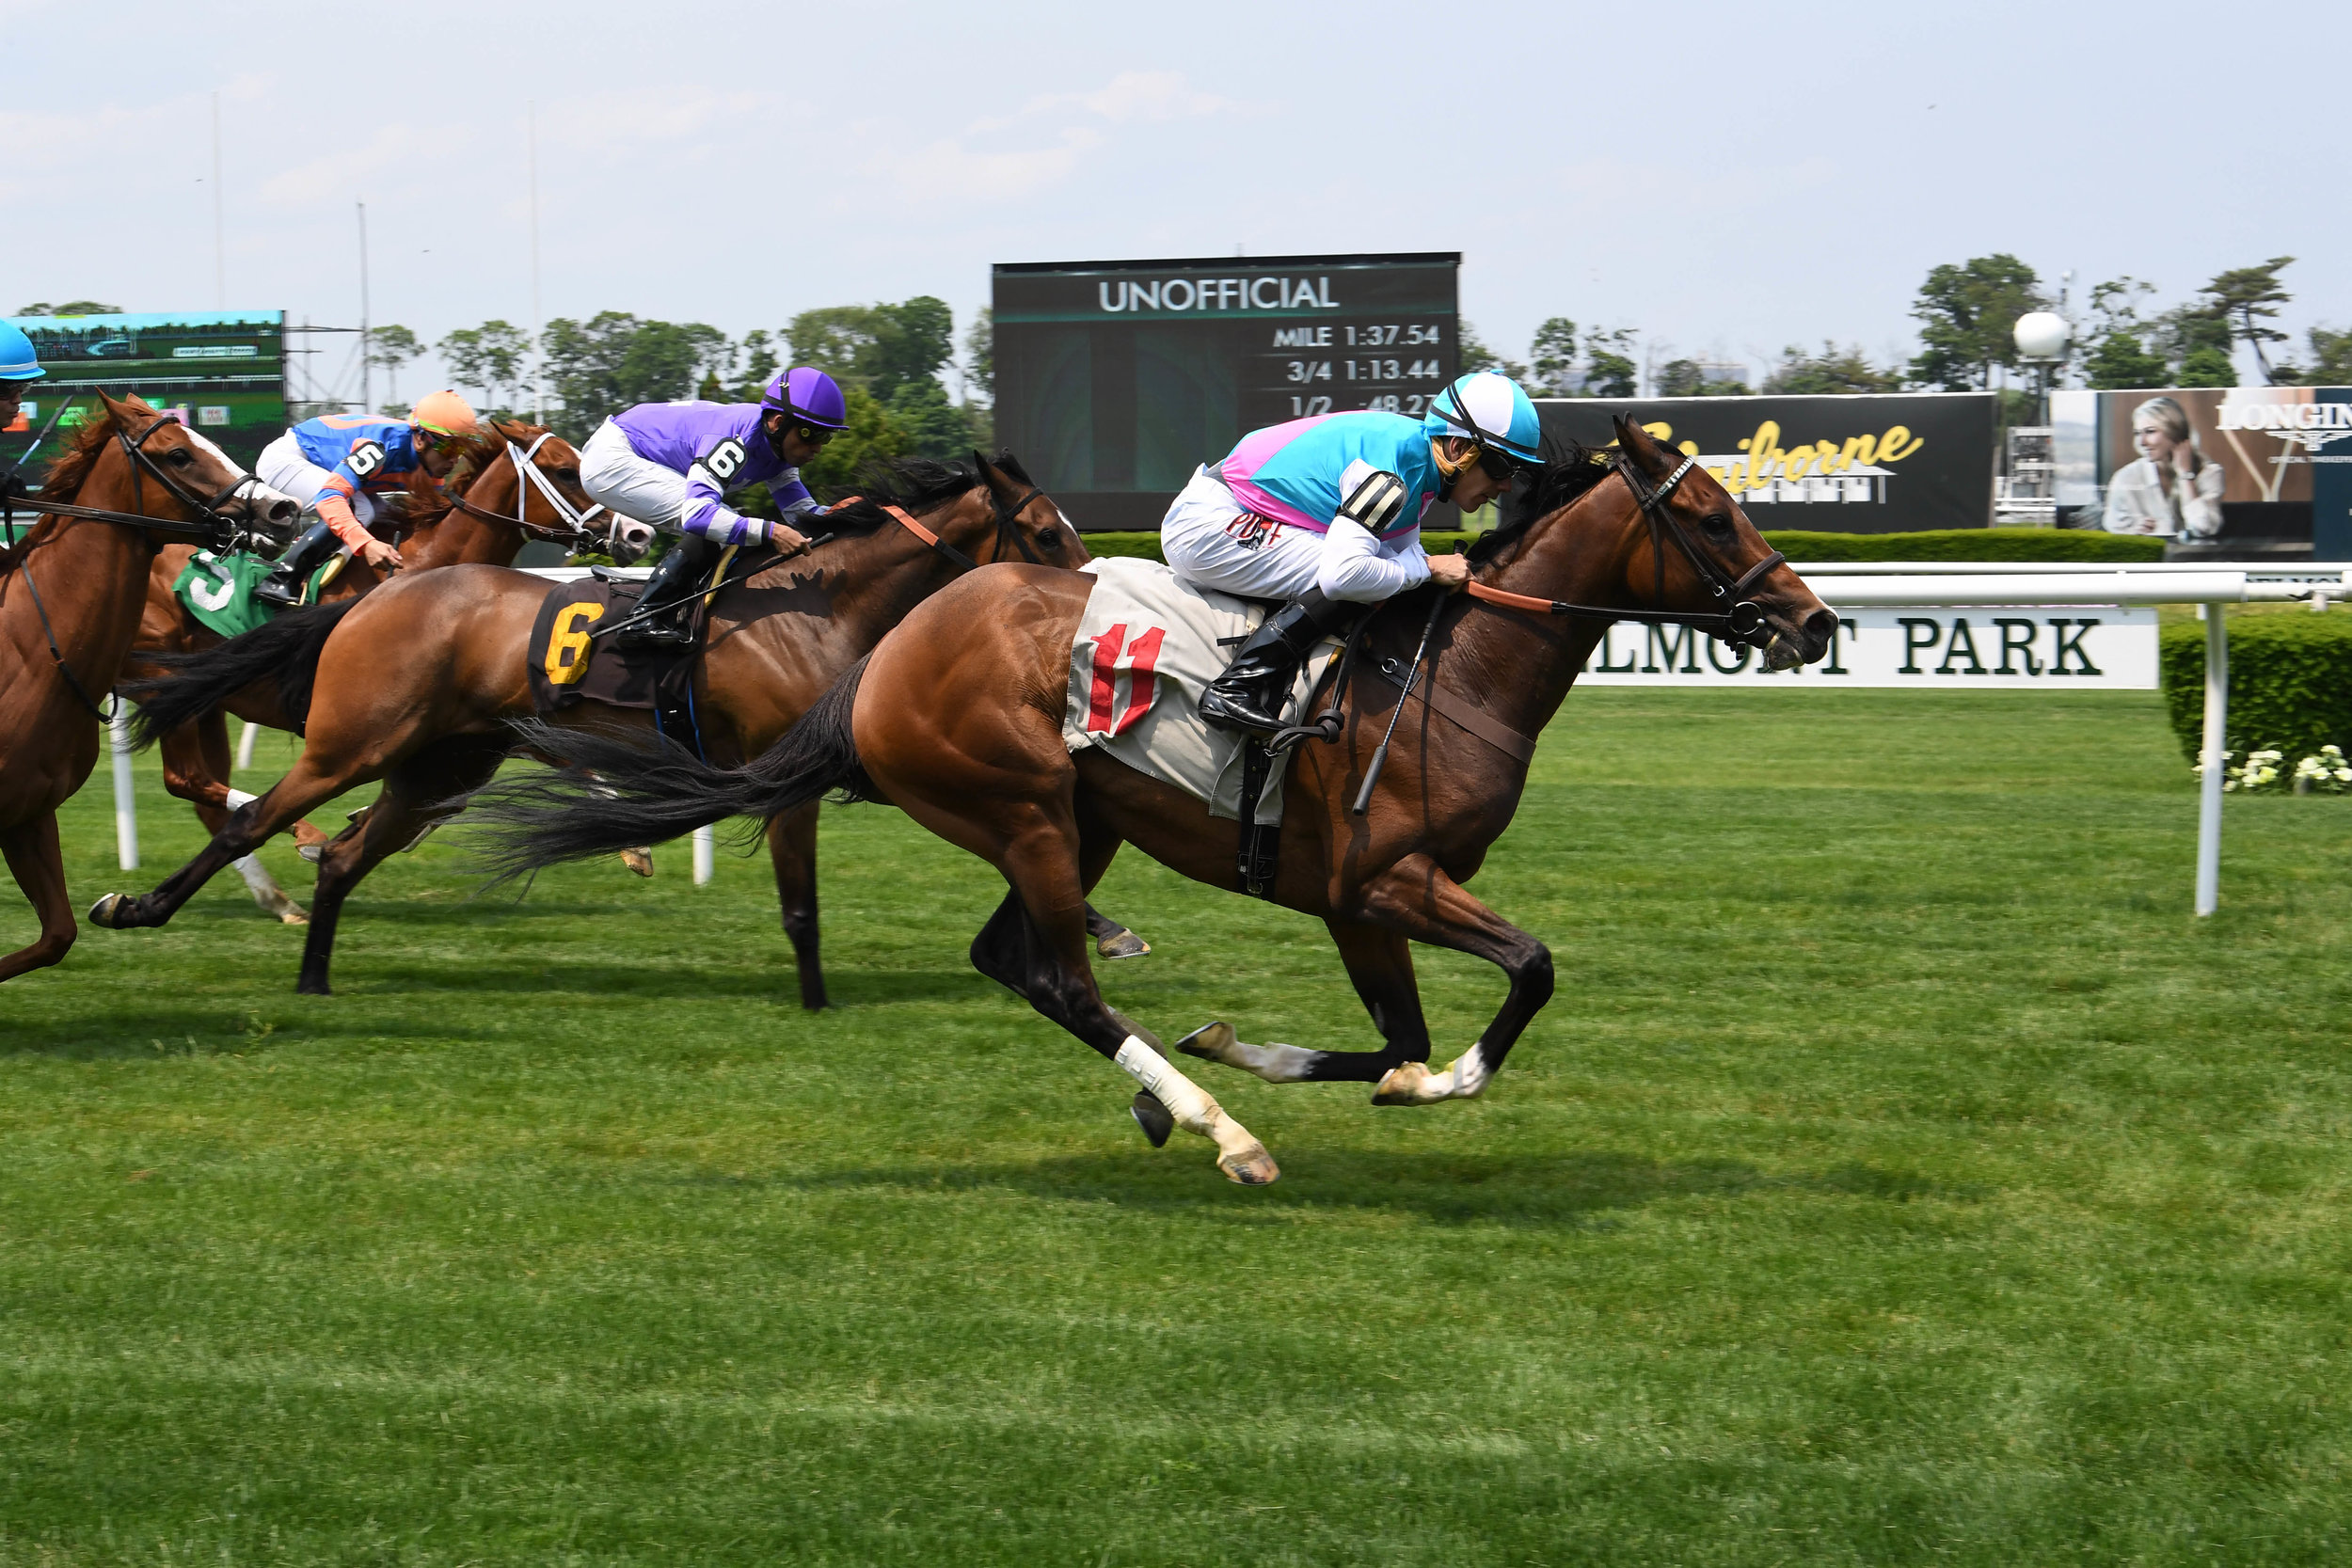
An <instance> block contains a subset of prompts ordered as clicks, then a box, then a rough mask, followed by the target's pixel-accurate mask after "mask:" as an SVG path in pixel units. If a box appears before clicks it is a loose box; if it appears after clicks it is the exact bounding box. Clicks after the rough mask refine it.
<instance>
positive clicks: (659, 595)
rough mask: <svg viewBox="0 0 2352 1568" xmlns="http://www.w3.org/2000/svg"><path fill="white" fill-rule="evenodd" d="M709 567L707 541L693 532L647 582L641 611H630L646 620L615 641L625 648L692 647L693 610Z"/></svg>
mask: <svg viewBox="0 0 2352 1568" xmlns="http://www.w3.org/2000/svg"><path fill="white" fill-rule="evenodd" d="M709 568H710V546H709V544H708V542H707V541H705V540H702V539H698V538H696V537H695V536H694V535H692V534H691V533H690V534H688V535H687V536H686V537H685V538H683V539H680V540H679V541H678V542H677V543H676V544H675V545H673V546H671V547H670V553H669V554H667V555H665V556H663V557H662V558H661V563H660V565H658V566H656V567H655V568H654V569H653V575H652V576H651V577H649V578H646V579H645V589H644V593H642V594H638V595H637V608H636V609H635V610H631V611H630V612H629V613H630V614H632V615H644V617H645V619H644V620H642V621H640V622H638V623H637V624H636V625H635V626H629V627H628V628H627V629H626V630H623V631H620V632H617V633H615V634H614V641H618V642H619V643H620V644H621V646H623V647H625V648H690V647H692V646H693V643H694V632H693V626H692V625H691V622H692V620H693V617H692V615H691V613H690V612H689V611H690V608H691V606H692V604H693V602H694V595H695V593H696V591H697V590H698V589H700V588H701V587H702V579H703V574H704V573H706V572H707V571H708V570H709Z"/></svg>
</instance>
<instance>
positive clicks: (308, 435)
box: [253, 391, 475, 605]
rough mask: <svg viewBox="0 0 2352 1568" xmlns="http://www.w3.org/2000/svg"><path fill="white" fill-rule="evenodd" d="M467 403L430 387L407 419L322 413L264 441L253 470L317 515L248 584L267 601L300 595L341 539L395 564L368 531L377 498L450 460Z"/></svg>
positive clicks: (468, 426)
mask: <svg viewBox="0 0 2352 1568" xmlns="http://www.w3.org/2000/svg"><path fill="white" fill-rule="evenodd" d="M474 423H475V420H474V412H473V408H472V406H471V405H470V404H468V403H467V402H466V400H465V399H464V398H462V397H460V396H458V395H457V394H456V393H455V392H446V391H444V392H430V393H427V394H426V395H425V396H423V397H421V398H420V399H418V400H417V405H416V407H415V408H414V409H413V410H412V411H411V412H410V413H409V415H408V417H407V418H406V419H405V420H404V419H402V418H400V417H399V416H398V415H387V414H322V415H320V416H319V417H318V418H317V419H314V420H303V421H302V422H301V423H300V424H298V425H295V426H294V428H293V429H292V430H289V431H287V432H286V434H285V435H283V436H279V437H278V439H277V440H275V441H272V442H271V443H270V444H269V445H268V446H266V447H263V448H262V455H261V457H260V459H259V460H258V461H257V463H256V465H255V472H256V473H257V474H262V475H273V476H275V477H273V478H265V479H263V480H262V483H264V484H267V485H269V486H271V487H272V488H273V489H278V490H282V491H284V492H285V493H286V494H287V495H290V496H292V497H294V499H296V500H298V501H301V502H303V503H304V504H305V505H306V506H310V507H312V508H314V509H315V510H316V512H317V513H318V519H319V520H318V522H317V523H316V524H315V525H313V526H312V527H311V528H310V530H309V531H306V532H305V533H304V534H303V535H302V536H301V537H300V538H298V539H296V540H295V541H294V543H293V544H291V545H289V546H286V549H285V552H284V553H283V554H282V555H280V556H279V557H278V565H277V567H276V569H275V570H273V571H272V572H271V573H270V575H269V576H268V578H264V579H263V580H262V582H261V583H259V584H257V585H256V586H255V588H254V590H253V593H254V596H255V597H256V598H260V599H264V600H267V601H268V602H270V603H272V604H281V605H291V604H296V603H299V602H300V600H301V597H302V586H303V583H304V581H305V579H307V578H309V577H310V573H311V571H312V570H313V569H315V568H316V567H317V566H318V564H319V562H321V561H323V560H324V559H326V555H327V553H328V551H329V550H330V549H332V548H333V547H334V546H335V545H336V544H338V543H340V544H341V545H342V546H343V547H344V548H345V549H347V550H349V551H350V552H351V553H352V554H354V555H357V556H358V557H360V558H361V559H362V560H364V561H366V562H367V563H368V564H369V565H371V566H374V567H377V568H378V569H389V570H396V569H398V567H399V565H400V551H399V550H398V549H397V548H396V547H395V546H392V545H389V544H388V543H386V542H385V541H383V540H381V539H378V538H376V537H375V536H374V535H373V534H372V533H370V532H369V531H368V525H369V524H370V523H372V522H373V521H374V520H375V499H376V498H377V497H378V496H381V495H385V494H388V493H389V492H392V491H397V490H403V489H405V488H406V487H407V481H408V476H409V475H410V474H413V473H415V472H416V471H417V470H418V469H420V468H421V469H423V470H424V471H425V472H426V473H428V474H431V475H432V476H433V477H434V478H436V479H438V478H440V477H441V476H442V475H444V474H446V473H448V472H449V470H450V467H452V465H453V464H454V463H455V461H456V456H457V454H456V451H455V450H454V446H453V442H454V440H455V438H456V437H458V436H467V435H470V434H472V432H473V429H474Z"/></svg>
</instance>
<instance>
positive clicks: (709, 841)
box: [694, 827, 719, 887]
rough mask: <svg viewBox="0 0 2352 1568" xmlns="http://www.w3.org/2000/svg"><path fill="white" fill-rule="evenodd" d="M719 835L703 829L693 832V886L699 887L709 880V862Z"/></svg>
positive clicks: (716, 845)
mask: <svg viewBox="0 0 2352 1568" xmlns="http://www.w3.org/2000/svg"><path fill="white" fill-rule="evenodd" d="M718 840H719V835H718V834H717V832H714V831H713V830H711V829H709V828H707V827H704V828H697V829H695V830H694V885H695V886H696V887H701V886H702V885H703V884H704V883H705V882H707V881H709V880H710V872H711V860H712V858H713V854H714V852H715V851H716V849H717V848H718Z"/></svg>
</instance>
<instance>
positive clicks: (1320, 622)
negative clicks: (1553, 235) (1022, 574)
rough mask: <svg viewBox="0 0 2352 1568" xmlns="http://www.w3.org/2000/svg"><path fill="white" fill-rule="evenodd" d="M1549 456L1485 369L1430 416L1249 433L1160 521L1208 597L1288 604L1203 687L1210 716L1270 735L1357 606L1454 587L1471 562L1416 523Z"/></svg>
mask: <svg viewBox="0 0 2352 1568" xmlns="http://www.w3.org/2000/svg"><path fill="white" fill-rule="evenodd" d="M1542 447H1543V431H1542V427H1541V426H1540V425H1539V424H1538V423H1537V421H1536V418H1535V405H1534V404H1533V403H1531V402H1530V401H1528V396H1527V394H1526V393H1525V392H1524V391H1522V390H1521V389H1520V388H1519V387H1518V383H1516V382H1514V381H1512V380H1511V379H1510V378H1509V377H1507V376H1502V375H1497V374H1495V373H1493V372H1478V373H1476V374H1472V375H1466V376H1463V377H1462V378H1460V379H1459V380H1457V381H1455V382H1454V384H1453V385H1452V386H1450V387H1448V388H1445V389H1444V390H1443V391H1441V392H1439V393H1438V395H1437V397H1436V398H1435V399H1433V400H1432V401H1431V403H1430V407H1429V412H1428V414H1427V415H1426V416H1425V417H1423V418H1422V419H1419V420H1414V419H1409V418H1407V417H1406V416H1404V415H1401V414H1385V413H1379V412H1375V411H1372V410H1359V411H1357V412H1353V413H1345V414H1323V415H1318V416H1316V417H1314V418H1312V419H1305V420H1291V421H1290V422H1289V423H1287V424H1279V425H1271V426H1268V427H1267V428H1265V429H1263V430H1256V431H1252V432H1250V433H1249V434H1248V435H1247V436H1243V437H1242V438H1241V441H1240V443H1239V444H1238V445H1236V446H1235V447H1234V448H1233V450H1232V451H1231V452H1229V453H1228V454H1227V455H1226V456H1225V457H1224V458H1222V459H1221V460H1219V461H1218V462H1216V464H1213V465H1210V466H1208V467H1203V468H1202V469H1200V472H1198V473H1197V474H1195V475H1194V477H1193V480H1192V483H1190V484H1188V485H1186V486H1185V487H1184V492H1183V493H1182V494H1181V495H1179V496H1178V497H1177V498H1176V502H1175V504H1174V505H1173V506H1171V507H1169V508H1168V516H1167V519H1166V520H1165V521H1163V522H1162V523H1161V525H1160V549H1161V552H1162V554H1163V555H1165V556H1166V557H1167V560H1168V565H1169V566H1170V567H1172V568H1173V569H1174V570H1175V572H1176V575H1177V576H1178V577H1181V578H1184V579H1185V580H1186V581H1188V582H1195V583H1199V584H1200V586H1202V587H1204V588H1214V589H1216V590H1218V591H1220V592H1223V593H1227V594H1238V595H1240V596H1242V597H1244V598H1252V599H1275V600H1280V601H1283V604H1282V608H1281V609H1279V610H1276V611H1275V612H1274V613H1273V614H1272V615H1269V616H1268V617H1267V618H1266V620H1265V622H1264V624H1263V625H1262V626H1260V627H1259V628H1258V630H1257V631H1256V632H1255V633H1253V634H1252V635H1251V636H1250V638H1249V640H1248V641H1246V642H1244V643H1243V644H1242V646H1241V649H1240V651H1239V652H1238V653H1236V654H1235V655H1234V657H1233V661H1232V664H1231V665H1230V666H1228V667H1227V669H1226V671H1225V673H1224V674H1222V675H1220V676H1219V677H1217V679H1216V681H1215V682H1213V683H1212V684H1211V685H1210V686H1209V688H1208V689H1206V690H1205V691H1204V692H1202V694H1201V701H1200V711H1201V713H1202V715H1203V716H1204V717H1206V718H1207V719H1208V720H1209V721H1211V722H1213V723H1216V724H1220V725H1223V726H1225V727H1227V728H1232V729H1239V730H1244V731H1248V732H1250V733H1253V734H1258V735H1262V736H1263V735H1270V734H1272V733H1274V732H1275V731H1276V730H1279V728H1280V727H1281V717H1280V714H1279V711H1278V710H1279V707H1280V705H1281V704H1282V702H1283V701H1284V700H1285V699H1286V698H1287V695H1288V693H1289V691H1290V688H1291V682H1292V678H1293V677H1294V676H1295V674H1296V673H1297V670H1298V666H1299V663H1300V661H1301V660H1303V659H1304V658H1305V657H1306V656H1307V654H1308V652H1309V651H1310V650H1311V649H1312V648H1313V647H1314V645H1315V643H1316V642H1318V641H1321V640H1322V639H1323V637H1324V636H1325V635H1327V633H1329V632H1331V631H1333V630H1335V629H1336V628H1337V627H1338V626H1341V625H1343V624H1344V623H1345V622H1347V621H1348V620H1350V619H1352V618H1353V616H1354V614H1355V611H1356V607H1358V606H1360V605H1366V604H1377V603H1379V602H1380V601H1382V600H1384V599H1388V598H1391V597H1392V596H1394V595H1395V594H1401V593H1403V592H1404V591H1406V589H1408V588H1414V587H1418V586H1419V585H1421V584H1422V583H1423V582H1427V581H1429V580H1431V579H1432V578H1436V579H1438V581H1440V582H1442V583H1443V584H1445V586H1446V587H1447V588H1448V589H1458V588H1460V587H1461V586H1462V584H1463V583H1465V582H1467V581H1468V580H1469V578H1470V568H1469V565H1468V563H1467V562H1465V561H1464V560H1463V559H1462V558H1461V557H1458V556H1440V557H1436V558H1432V557H1431V556H1430V555H1428V554H1427V552H1425V551H1424V550H1423V549H1422V545H1421V520H1422V515H1424V514H1426V513H1427V512H1428V510H1429V508H1430V507H1432V506H1434V505H1435V504H1437V503H1438V501H1441V500H1451V501H1454V502H1455V503H1457V504H1459V505H1460V506H1461V507H1463V508H1464V509H1465V510H1475V509H1476V508H1478V507H1480V506H1483V505H1485V504H1486V502H1487V501H1489V500H1492V499H1495V498H1497V497H1499V496H1501V495H1502V493H1503V492H1504V491H1505V490H1507V489H1508V488H1509V487H1510V484H1511V480H1512V478H1513V476H1514V475H1515V474H1516V473H1517V472H1518V470H1519V469H1521V468H1523V467H1539V466H1540V465H1541V463H1542V461H1543V458H1542Z"/></svg>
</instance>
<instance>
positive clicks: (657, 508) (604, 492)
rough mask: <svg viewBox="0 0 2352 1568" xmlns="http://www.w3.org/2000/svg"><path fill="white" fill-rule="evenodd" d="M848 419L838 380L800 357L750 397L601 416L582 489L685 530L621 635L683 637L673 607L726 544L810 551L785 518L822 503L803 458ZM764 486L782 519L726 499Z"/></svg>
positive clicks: (663, 642)
mask: <svg viewBox="0 0 2352 1568" xmlns="http://www.w3.org/2000/svg"><path fill="white" fill-rule="evenodd" d="M849 422H850V416H849V404H848V402H847V400H845V399H844V398H843V397H842V395H841V388H839V387H838V386H836V385H834V379H833V377H831V376H829V375H827V374H826V373H825V372H822V371H818V370H811V369H809V368H808V367H807V366H805V365H803V366H802V367H800V368H799V369H797V370H793V371H788V372H786V373H784V374H782V375H779V376H777V377H776V378H775V379H774V380H772V381H771V382H769V383H768V386H767V388H766V390H765V391H763V392H762V393H761V395H760V399H759V401H758V402H757V403H699V402H688V403H641V404H638V405H637V406H636V407H634V408H630V409H625V410H624V411H622V412H621V413H618V414H615V415H613V416H612V418H611V419H609V420H605V421H604V423H603V424H601V425H599V426H598V427H597V428H596V434H595V435H594V436H589V437H588V444H587V445H586V446H584V447H582V448H581V449H580V485H581V487H582V488H583V489H585V490H586V491H587V492H588V494H589V495H591V496H593V497H595V498H596V499H597V500H599V501H601V502H603V503H604V504H605V505H606V506H609V507H611V508H612V510H613V511H615V512H617V513H619V514H620V515H622V516H624V517H633V518H635V519H636V520H637V521H639V522H641V523H648V524H651V525H652V526H653V527H655V528H663V529H676V530H678V531H679V532H680V533H681V535H682V537H681V538H680V539H679V540H678V543H677V545H676V546H675V548H674V549H672V550H671V551H670V553H669V554H667V555H665V556H663V557H662V558H661V563H660V565H658V566H656V567H655V568H654V569H653V576H652V577H650V578H647V579H646V581H645V590H644V593H643V594H640V595H638V599H637V604H638V610H639V612H640V613H641V614H644V616H645V619H644V620H641V621H639V622H638V623H637V624H636V625H635V626H630V627H629V628H628V630H626V631H624V632H622V633H621V634H620V641H622V642H623V643H625V644H628V645H629V646H631V647H665V648H682V647H685V646H687V645H689V644H690V643H691V641H692V640H693V634H692V629H691V625H690V619H691V618H690V617H689V616H687V615H685V614H683V613H679V612H680V611H682V610H684V609H685V607H686V606H688V605H690V604H691V603H692V602H693V598H694V594H695V592H696V590H697V589H698V587H699V586H700V584H701V582H702V578H703V577H704V575H705V574H707V572H708V571H709V570H710V568H711V565H712V563H713V562H716V561H717V559H718V554H719V551H720V549H722V548H723V547H724V546H728V545H740V546H747V547H748V546H759V545H771V546H775V548H776V549H777V550H778V551H780V552H782V553H783V554H785V555H793V554H796V553H798V552H799V551H801V550H802V549H804V548H806V547H807V545H808V540H807V538H806V536H805V535H803V533H802V532H801V531H800V530H799V529H797V528H795V527H793V526H792V524H793V523H794V522H796V521H805V520H806V519H807V518H809V517H810V516H813V515H816V513H817V512H818V510H819V509H818V505H817V500H816V498H815V497H813V496H811V495H810V494H809V493H808V486H807V485H805V484H803V483H801V470H800V466H801V465H802V464H803V463H806V462H808V461H809V460H810V459H812V458H814V457H815V456H816V455H817V454H818V452H819V451H823V450H824V447H825V443H826V442H828V441H830V440H832V439H833V438H834V436H838V435H840V434H841V432H842V430H843V429H844V428H846V427H847V426H848V424H849ZM761 483H764V484H766V485H767V486H768V493H769V494H770V495H771V496H772V497H774V498H775V502H776V506H777V508H778V510H780V511H781V512H782V513H783V514H784V517H783V519H781V520H779V521H776V522H769V521H767V520H766V519H765V518H761V517H745V516H742V515H739V514H738V513H736V512H734V511H732V510H731V509H729V507H728V506H727V504H726V500H725V498H726V497H727V496H728V495H729V494H731V493H732V492H734V491H737V490H740V489H742V488H743V487H744V486H746V485H750V484H761Z"/></svg>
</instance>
